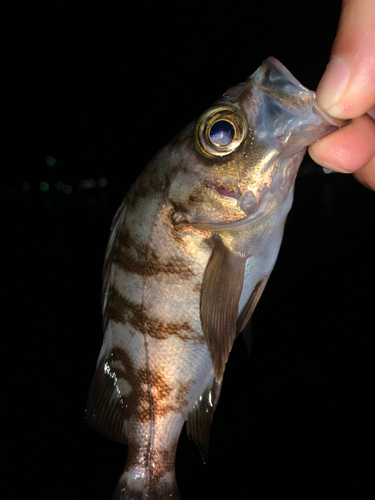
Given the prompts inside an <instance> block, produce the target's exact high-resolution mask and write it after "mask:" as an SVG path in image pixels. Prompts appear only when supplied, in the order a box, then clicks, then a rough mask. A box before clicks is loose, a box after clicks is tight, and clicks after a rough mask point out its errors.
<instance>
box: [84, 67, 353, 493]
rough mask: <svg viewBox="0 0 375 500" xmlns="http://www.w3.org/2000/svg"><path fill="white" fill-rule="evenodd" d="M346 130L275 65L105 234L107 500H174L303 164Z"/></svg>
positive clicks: (97, 418)
mask: <svg viewBox="0 0 375 500" xmlns="http://www.w3.org/2000/svg"><path fill="white" fill-rule="evenodd" d="M343 124H344V123H343V122H340V121H339V120H336V119H334V118H331V117H329V116H328V115H327V114H326V113H324V112H323V111H322V110H321V109H320V108H319V107H318V106H317V104H316V103H315V95H314V93H313V92H311V91H309V90H308V89H306V88H305V87H303V86H302V85H301V84H300V83H299V82H298V81H297V80H296V79H295V78H294V77H293V76H292V75H291V74H290V73H289V72H288V71H287V70H286V68H285V67H284V66H283V65H282V64H281V63H280V62H279V61H277V60H276V59H274V58H268V59H267V60H266V61H265V62H264V63H263V64H262V66H261V67H260V68H259V69H258V70H257V71H256V72H255V73H254V74H253V75H252V76H251V77H249V79H248V80H247V81H246V82H245V83H241V84H239V85H237V86H236V87H233V88H231V89H230V90H229V91H228V92H226V93H225V94H224V95H223V97H222V98H220V99H219V100H218V101H217V102H216V103H215V104H214V105H213V106H212V107H211V108H209V109H208V110H207V111H206V112H205V113H203V114H202V115H201V116H200V117H199V119H198V120H197V121H196V122H194V123H191V124H190V125H188V126H187V127H186V128H185V129H184V130H183V131H182V132H181V133H180V134H179V135H178V136H177V137H176V138H175V139H174V140H173V141H172V142H171V143H169V144H167V145H166V146H165V147H164V148H163V149H162V150H161V151H160V152H159V153H158V154H157V155H156V156H155V157H154V158H153V159H152V161H151V162H150V163H149V165H148V166H147V167H146V169H145V170H144V171H143V173H142V174H141V175H140V176H139V178H138V179H137V181H136V182H135V184H134V185H133V186H132V188H131V189H130V191H129V192H128V193H127V195H126V196H125V199H124V201H123V203H122V205H121V206H120V208H119V210H118V212H117V214H116V216H115V218H114V221H113V226H112V233H111V236H110V240H109V243H108V248H107V253H106V258H105V265H104V283H103V321H104V341H103V346H102V349H101V352H100V355H99V359H98V364H97V369H96V373H95V376H94V379H93V382H92V386H91V389H90V394H89V399H88V407H87V419H88V422H89V424H90V425H91V426H92V427H93V428H95V429H97V430H98V431H99V432H101V433H103V434H104V435H106V436H108V437H109V438H112V439H115V440H117V441H120V442H123V443H128V454H127V459H126V464H125V468H124V471H123V473H122V475H121V477H120V480H119V483H118V486H117V488H116V491H115V494H114V499H139V500H140V499H142V500H143V499H161V500H164V499H171V498H172V499H177V498H180V496H179V493H178V488H177V485H176V479H175V472H174V462H175V454H176V448H177V443H178V439H179V436H180V433H181V430H182V427H183V425H184V422H185V421H186V420H187V431H188V433H189V435H190V436H191V437H192V438H193V439H194V441H195V442H196V443H197V444H198V446H199V448H200V450H201V453H202V456H203V457H204V458H205V457H206V455H207V449H208V435H209V429H210V424H211V420H212V416H213V413H214V410H215V406H216V404H217V401H218V398H219V394H220V388H221V384H222V380H223V375H224V370H225V364H226V362H227V359H228V356H229V353H230V351H231V348H232V345H233V342H234V340H235V337H236V335H237V334H238V333H239V332H241V330H242V329H243V328H244V326H245V325H246V323H247V322H248V321H249V319H250V316H251V314H252V312H253V310H254V308H255V306H256V304H257V301H258V299H259V297H260V295H261V293H262V291H263V289H264V286H265V285H266V283H267V280H268V278H269V276H270V273H271V271H272V268H273V266H274V264H275V261H276V258H277V254H278V251H279V247H280V244H281V239H282V235H283V229H284V224H285V219H286V216H287V214H288V212H289V209H290V207H291V205H292V199H293V186H294V181H295V177H296V174H297V170H298V167H299V165H300V163H301V161H302V158H303V155H304V153H305V151H306V148H307V146H309V145H310V144H311V143H313V142H314V141H316V140H318V139H319V138H321V137H323V136H324V135H326V134H328V133H330V132H331V131H333V130H335V129H337V128H338V127H339V126H341V125H343Z"/></svg>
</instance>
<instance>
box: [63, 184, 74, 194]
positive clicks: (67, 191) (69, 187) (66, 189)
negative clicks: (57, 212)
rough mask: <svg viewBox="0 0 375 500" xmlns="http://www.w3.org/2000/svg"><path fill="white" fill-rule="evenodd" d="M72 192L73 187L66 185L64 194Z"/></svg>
mask: <svg viewBox="0 0 375 500" xmlns="http://www.w3.org/2000/svg"><path fill="white" fill-rule="evenodd" d="M72 191H73V189H72V186H69V184H65V186H64V188H63V192H64V193H65V194H70V193H71V192H72Z"/></svg>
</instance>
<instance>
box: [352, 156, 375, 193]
mask: <svg viewBox="0 0 375 500" xmlns="http://www.w3.org/2000/svg"><path fill="white" fill-rule="evenodd" d="M353 175H354V177H355V178H356V179H357V181H358V182H360V183H361V184H363V185H364V186H366V187H367V188H369V189H372V190H373V191H375V157H373V158H372V159H371V160H370V162H369V163H368V164H367V165H365V166H364V167H363V168H361V169H360V170H357V172H354V174H353Z"/></svg>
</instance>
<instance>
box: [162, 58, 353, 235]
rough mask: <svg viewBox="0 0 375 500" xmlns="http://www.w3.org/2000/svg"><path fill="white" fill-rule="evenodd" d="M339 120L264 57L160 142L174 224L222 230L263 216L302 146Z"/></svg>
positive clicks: (290, 180)
mask: <svg viewBox="0 0 375 500" xmlns="http://www.w3.org/2000/svg"><path fill="white" fill-rule="evenodd" d="M346 123H347V122H344V121H342V120H338V119H336V118H333V117H330V116H329V115H328V114H327V113H325V112H324V111H323V110H322V109H321V108H320V107H319V106H318V104H317V103H316V101H315V93H314V92H313V91H311V90H308V89H307V88H305V87H304V86H303V85H301V84H300V83H299V82H298V80H296V78H294V76H293V75H292V74H291V73H290V72H289V71H288V70H287V69H286V68H285V67H284V66H283V65H282V64H281V63H280V62H279V61H278V60H277V59H275V58H273V57H269V58H268V59H266V60H265V61H264V62H263V64H262V65H261V66H260V67H259V68H258V69H257V71H255V73H253V74H252V75H251V76H250V77H249V78H248V79H247V81H246V82H244V83H240V84H238V85H236V86H235V87H232V88H231V89H229V90H228V91H227V92H225V94H224V95H223V96H222V97H221V98H220V99H219V100H218V101H216V102H215V103H214V105H213V106H211V107H210V108H209V109H207V110H206V111H205V112H204V113H203V114H202V115H201V116H200V117H199V118H198V120H197V121H196V122H195V123H193V124H190V125H189V126H188V127H187V128H186V129H185V130H184V131H182V132H181V134H180V135H179V136H178V137H177V138H176V139H175V141H172V143H171V144H170V145H169V146H167V149H168V154H170V156H169V160H170V159H172V163H173V165H174V172H175V176H174V179H173V182H172V184H171V189H170V200H171V202H172V203H173V204H174V207H175V213H174V220H175V222H180V223H188V224H192V225H193V226H195V227H198V228H202V229H209V230H220V229H225V230H228V229H231V228H237V227H238V228H243V227H247V228H248V227H251V226H254V225H258V224H260V223H261V222H264V221H266V220H267V219H268V218H269V217H271V216H272V215H273V214H274V213H275V212H276V211H277V210H278V209H279V208H280V206H281V205H282V204H283V202H284V200H285V199H286V197H287V195H288V193H289V192H290V190H291V189H292V187H293V185H294V180H295V177H296V174H297V171H298V168H299V165H300V163H301V161H302V158H303V156H304V154H305V151H306V149H307V147H308V146H309V145H310V144H312V143H313V142H315V141H317V140H318V139H320V138H321V137H324V136H325V135H327V134H328V133H330V132H332V131H334V130H335V129H337V128H339V127H341V126H343V125H345V124H346ZM171 148H172V149H173V148H175V149H174V151H172V149H171ZM176 148H177V149H176ZM181 148H182V149H183V151H181ZM180 153H182V154H180ZM166 163H167V164H168V163H169V162H168V160H167V161H166V162H164V165H165V164H166Z"/></svg>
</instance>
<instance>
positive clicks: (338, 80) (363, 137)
mask: <svg viewBox="0 0 375 500" xmlns="http://www.w3.org/2000/svg"><path fill="white" fill-rule="evenodd" d="M316 97H317V102H318V104H319V105H320V106H321V107H322V108H323V109H325V110H326V111H327V112H328V113H329V114H330V115H332V116H335V117H337V118H343V119H346V118H352V119H353V120H352V122H351V123H350V124H349V125H347V126H346V127H344V128H342V129H340V130H337V131H336V132H334V133H332V134H330V135H328V136H326V137H324V138H323V139H321V140H320V141H318V142H316V143H315V144H313V145H312V146H310V148H309V153H310V156H311V157H312V159H313V160H314V161H315V162H316V163H318V164H319V165H321V166H323V167H326V168H328V169H330V170H335V171H336V172H342V173H353V175H354V177H355V178H356V179H357V180H358V181H359V182H361V183H362V184H364V185H365V186H366V187H368V188H369V189H373V190H374V191H375V2H374V0H343V4H342V10H341V17H340V22H339V28H338V32H337V36H336V39H335V41H334V43H333V46H332V55H331V59H330V62H329V64H328V65H327V68H326V71H325V73H324V75H323V77H322V79H321V81H320V83H319V86H318V88H317V91H316Z"/></svg>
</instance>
